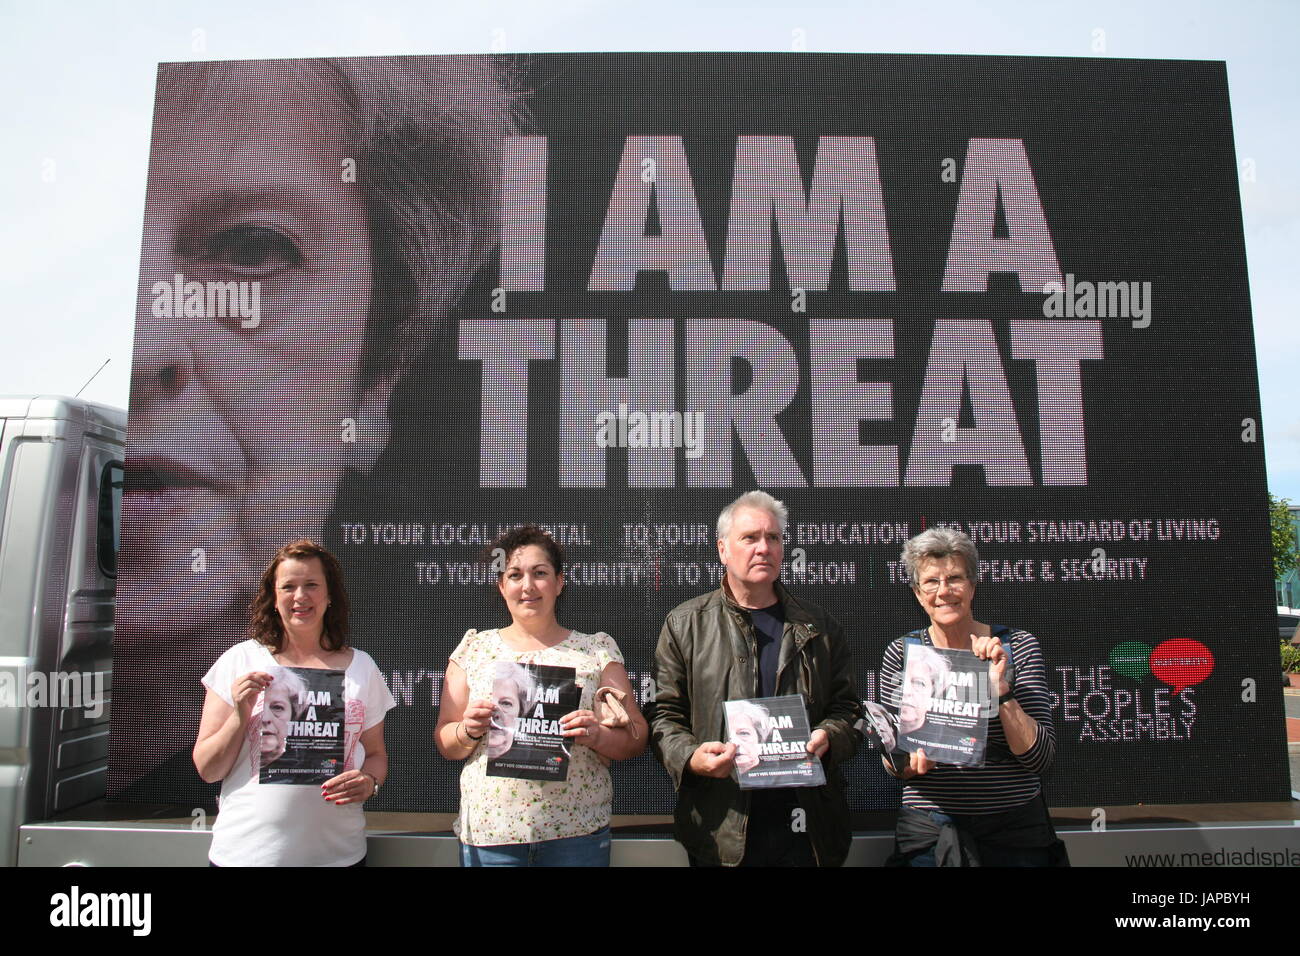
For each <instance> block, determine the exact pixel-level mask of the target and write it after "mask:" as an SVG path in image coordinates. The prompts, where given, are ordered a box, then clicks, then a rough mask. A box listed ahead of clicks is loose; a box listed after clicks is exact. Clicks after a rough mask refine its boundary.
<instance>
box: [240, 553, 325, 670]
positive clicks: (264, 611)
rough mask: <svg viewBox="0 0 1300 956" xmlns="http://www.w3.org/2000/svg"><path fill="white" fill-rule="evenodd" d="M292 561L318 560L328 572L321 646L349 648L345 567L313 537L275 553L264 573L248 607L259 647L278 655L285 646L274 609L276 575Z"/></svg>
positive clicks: (281, 624) (250, 632) (250, 631)
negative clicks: (265, 647) (283, 563)
mask: <svg viewBox="0 0 1300 956" xmlns="http://www.w3.org/2000/svg"><path fill="white" fill-rule="evenodd" d="M290 558H295V559H297V560H299V561H310V560H311V559H312V558H316V559H317V560H319V561H320V565H321V568H322V569H323V570H324V571H325V587H326V589H327V590H328V591H329V606H328V607H326V608H325V621H324V627H323V629H322V630H321V635H320V643H321V647H323V648H324V649H325V650H327V651H341V650H342V649H343V648H345V647H347V646H348V633H349V626H348V609H349V604H348V589H347V588H346V587H345V586H344V584H343V567H342V566H341V565H340V564H339V559H338V558H336V557H334V555H332V554H330V552H329V551H328V550H326V549H325V548H324V547H322V546H321V545H319V544H317V543H316V542H315V541H313V540H312V539H311V538H299V539H298V540H297V541H290V542H289V543H288V544H286V545H285V546H284V547H283V548H281V549H280V550H279V551H277V552H276V553H275V557H274V558H272V559H271V563H270V564H268V565H267V566H266V570H265V571H263V572H262V581H261V583H260V584H259V585H258V588H257V596H256V597H254V598H253V603H252V604H250V605H249V608H248V613H249V618H250V621H251V623H250V625H249V629H248V630H249V636H250V637H252V638H253V640H255V641H257V642H258V643H259V644H264V645H266V646H267V647H269V648H270V649H271V653H273V654H275V653H279V651H280V650H281V649H282V648H283V647H284V625H283V623H281V621H280V614H279V612H278V611H276V609H275V575H276V571H277V569H278V568H279V567H280V562H281V561H285V560H287V559H290Z"/></svg>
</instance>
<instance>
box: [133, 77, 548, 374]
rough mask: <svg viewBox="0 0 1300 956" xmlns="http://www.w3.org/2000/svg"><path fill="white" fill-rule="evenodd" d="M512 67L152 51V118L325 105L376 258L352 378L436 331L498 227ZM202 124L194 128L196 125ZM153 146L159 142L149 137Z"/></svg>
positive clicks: (400, 368) (518, 111) (388, 362)
mask: <svg viewBox="0 0 1300 956" xmlns="http://www.w3.org/2000/svg"><path fill="white" fill-rule="evenodd" d="M519 72H520V71H519V70H518V69H517V68H516V67H515V66H514V65H513V64H512V62H511V61H509V60H507V59H505V58H502V57H488V56H382V57H356V58H353V57H343V58H317V59H302V60H255V61H221V62H191V61H185V62H179V63H163V64H161V65H160V66H159V67H158V97H157V100H156V101H155V129H156V128H157V121H158V119H159V118H161V117H162V116H164V115H166V114H167V113H169V112H174V111H178V110H182V111H185V112H192V113H195V114H197V115H200V116H202V115H206V114H209V113H212V112H217V113H220V112H222V111H229V110H231V109H232V108H236V107H238V106H241V105H242V106H245V107H247V108H249V109H251V110H253V111H256V112H263V113H265V114H266V122H267V124H268V127H269V132H268V130H266V129H256V130H249V131H248V132H247V138H249V139H256V138H259V137H266V136H270V137H272V138H273V137H274V136H275V135H276V134H275V131H274V126H273V123H274V120H275V113H277V112H278V111H279V110H280V108H281V107H280V104H279V102H278V101H277V100H276V96H277V94H283V93H293V94H295V95H298V96H301V98H302V101H303V104H304V106H316V107H318V108H320V109H321V110H322V111H324V110H325V109H328V108H333V109H335V110H336V111H337V119H339V120H340V121H341V126H342V128H341V129H338V130H329V131H328V132H331V133H335V134H336V135H337V136H338V137H339V139H340V141H341V145H342V147H343V149H344V150H345V151H346V152H347V153H348V154H349V155H350V156H352V157H353V158H355V160H356V183H357V186H358V187H359V189H360V192H361V195H362V197H363V199H364V202H365V204H366V211H367V215H368V219H369V223H368V224H369V228H370V247H371V248H370V252H371V266H372V269H373V277H372V286H371V299H370V316H369V321H368V323H367V328H366V340H365V351H364V357H363V364H362V369H361V381H360V383H359V384H360V385H361V387H362V388H365V387H368V386H370V385H373V384H375V383H377V382H381V381H390V382H391V381H395V380H396V379H399V378H401V377H402V376H403V375H405V374H406V373H407V372H408V371H409V370H410V368H411V366H412V365H413V364H414V363H415V361H416V359H417V358H418V357H419V355H420V354H421V353H422V352H423V351H424V349H425V348H426V347H427V346H428V344H429V342H430V341H431V340H433V339H434V338H435V337H437V336H441V335H446V334H448V332H449V328H450V326H449V323H448V321H447V317H448V315H449V313H450V312H451V310H452V307H453V306H454V305H455V304H456V302H457V301H458V300H459V299H460V297H461V295H463V294H464V292H465V291H466V290H467V289H468V288H469V285H470V283H471V281H472V279H473V277H474V275H475V273H476V272H477V271H478V270H479V268H481V267H482V266H483V265H484V264H486V263H487V262H488V261H489V259H490V257H491V253H492V250H493V248H494V247H495V245H496V243H497V241H498V238H499V226H498V220H499V212H498V210H499V196H500V186H501V170H500V163H501V157H502V147H503V145H504V144H505V143H506V141H507V139H508V138H509V137H511V136H513V135H516V134H517V133H518V132H519V130H520V128H521V126H522V125H523V124H524V122H525V121H526V116H527V114H526V111H525V109H524V107H523V104H522V97H521V95H520V94H519V93H518V92H516V91H517V89H518V86H519V79H518V76H519ZM196 135H199V134H196ZM155 148H156V144H155Z"/></svg>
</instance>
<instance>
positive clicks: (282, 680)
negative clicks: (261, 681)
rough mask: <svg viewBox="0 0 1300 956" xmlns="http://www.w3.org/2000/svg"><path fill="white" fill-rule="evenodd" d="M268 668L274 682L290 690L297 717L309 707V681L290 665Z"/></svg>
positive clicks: (291, 701) (290, 700)
mask: <svg viewBox="0 0 1300 956" xmlns="http://www.w3.org/2000/svg"><path fill="white" fill-rule="evenodd" d="M266 670H267V673H268V674H270V675H271V683H272V684H279V685H280V686H281V687H283V688H285V689H286V690H287V691H288V692H289V702H290V703H291V704H293V716H294V717H295V718H296V717H297V716H298V715H299V714H301V713H302V712H303V711H305V710H306V709H307V683H306V682H305V681H304V680H303V679H302V677H301V676H299V674H298V673H297V672H296V671H294V670H293V669H292V668H289V667H278V666H277V667H268V668H267V669H266ZM268 689H269V688H268Z"/></svg>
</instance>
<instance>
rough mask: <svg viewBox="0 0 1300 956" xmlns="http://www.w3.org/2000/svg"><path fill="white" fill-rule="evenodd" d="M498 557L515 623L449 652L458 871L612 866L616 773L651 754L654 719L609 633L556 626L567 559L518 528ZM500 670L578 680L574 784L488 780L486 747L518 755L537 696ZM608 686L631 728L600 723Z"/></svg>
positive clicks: (567, 718) (500, 582)
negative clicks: (461, 763)
mask: <svg viewBox="0 0 1300 956" xmlns="http://www.w3.org/2000/svg"><path fill="white" fill-rule="evenodd" d="M498 549H500V550H498ZM491 551H492V553H493V554H497V555H504V558H505V561H504V570H502V571H499V572H498V575H497V587H498V589H499V590H500V591H501V596H502V598H504V599H505V602H506V607H507V609H508V610H509V611H510V625H509V627H503V628H499V629H498V628H493V629H492V630H487V631H474V630H471V631H469V632H467V633H466V634H465V637H464V639H463V640H462V641H461V642H460V646H458V647H457V648H456V650H455V651H453V652H452V655H451V661H450V662H449V663H448V665H447V677H446V680H445V682H444V683H443V691H442V710H441V711H440V713H439V715H438V729H437V732H436V738H437V742H438V750H439V751H440V752H441V753H442V755H443V756H444V757H446V758H447V759H448V760H466V763H465V769H464V770H463V771H461V775H460V816H459V818H458V819H457V820H456V834H457V836H459V837H460V842H461V857H460V859H461V865H462V866H608V865H609V814H610V806H611V804H612V802H613V788H612V786H611V784H610V779H609V770H608V768H607V764H608V763H609V762H610V761H611V760H626V759H627V758H629V757H635V756H637V755H638V754H639V753H641V751H643V750H644V749H645V745H646V722H645V718H644V717H642V716H641V713H640V711H639V710H638V709H637V706H636V700H635V698H634V697H633V694H632V687H631V684H630V683H629V682H628V678H627V671H625V670H624V669H623V655H622V654H620V653H619V650H618V645H617V644H615V643H614V640H613V638H611V637H610V636H609V635H608V634H604V633H598V634H582V633H579V632H578V631H572V630H570V629H569V628H567V627H564V626H562V625H561V624H560V623H559V621H557V620H556V618H555V601H556V598H558V597H559V596H560V592H561V591H562V590H563V589H564V575H563V574H562V573H561V569H562V568H563V567H564V557H563V555H562V554H561V552H560V547H559V545H558V544H556V543H555V540H554V539H553V538H552V537H551V536H550V535H548V534H547V533H546V532H545V531H542V530H541V529H540V528H537V527H535V526H533V525H526V526H524V527H522V528H516V529H515V530H514V531H511V532H510V533H509V534H506V535H503V536H502V537H501V538H498V539H497V540H496V541H495V542H493V544H492V546H491ZM501 662H505V663H514V664H529V665H546V666H552V667H572V668H574V670H575V671H576V674H577V683H578V687H579V690H580V693H581V698H580V703H579V709H578V710H575V711H573V712H571V713H569V714H566V715H564V717H562V718H561V719H560V726H561V728H562V731H563V733H564V736H565V737H568V738H571V739H572V742H573V743H574V744H575V746H574V747H572V759H571V762H570V765H569V770H568V779H567V780H564V781H544V780H522V779H518V778H515V777H496V776H493V777H489V776H488V775H487V764H488V759H489V756H490V754H489V749H491V750H492V754H499V753H500V752H501V751H503V750H505V749H508V748H509V746H510V743H509V740H508V738H509V735H511V734H513V729H512V728H513V726H514V719H513V718H514V716H515V715H516V714H518V712H519V710H520V707H521V704H523V703H524V701H525V700H526V698H527V696H528V690H527V689H526V688H525V687H521V686H519V683H520V681H511V680H507V679H504V678H503V679H501V680H498V676H497V675H498V670H497V668H498V664H499V663H501ZM519 670H520V671H523V670H524V669H523V668H520V669H519ZM521 680H524V679H521ZM603 687H612V688H614V690H615V691H617V692H620V693H621V694H622V695H623V696H622V703H623V706H624V707H625V708H626V710H627V716H628V720H627V721H626V724H625V726H613V724H615V723H616V721H614V720H612V719H609V718H607V719H606V720H605V721H604V722H602V721H601V720H600V719H599V718H598V717H597V716H596V714H595V712H594V709H593V708H594V705H595V696H596V691H597V689H598V688H603ZM466 758H468V759H466Z"/></svg>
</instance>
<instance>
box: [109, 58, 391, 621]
mask: <svg viewBox="0 0 1300 956" xmlns="http://www.w3.org/2000/svg"><path fill="white" fill-rule="evenodd" d="M248 84H249V81H248V80H247V79H245V80H243V84H242V85H243V86H244V87H248ZM212 85H213V86H214V87H215V89H212V90H209V92H208V94H206V95H205V96H202V97H201V96H199V95H197V94H167V93H165V92H160V94H159V102H158V108H157V112H156V117H155V125H154V132H153V144H152V153H151V157H150V171H149V191H148V197H147V200H146V205H145V223H144V244H143V252H142V257H141V258H142V268H141V279H140V290H139V300H138V312H137V323H136V339H135V356H134V366H133V369H132V389H131V410H130V411H131V418H130V436H129V443H128V453H127V454H128V461H127V494H126V495H125V497H124V505H123V521H122V534H123V539H124V542H123V544H124V547H123V550H124V552H125V554H124V557H125V558H126V560H125V561H124V566H125V567H127V568H129V573H130V574H132V575H133V576H134V577H133V578H132V583H133V585H134V586H135V587H137V588H141V589H145V591H144V593H149V594H153V595H168V596H171V597H172V600H173V606H174V607H176V608H179V609H180V613H179V619H177V617H176V616H172V615H174V614H175V612H172V614H169V618H168V621H167V625H168V627H169V629H179V630H181V631H186V630H192V629H193V630H196V629H199V628H202V627H203V626H204V625H205V624H207V623H208V622H210V621H211V620H213V619H215V618H218V617H221V616H222V615H223V614H224V613H225V612H226V611H227V610H228V609H231V610H233V609H235V608H240V609H242V608H243V607H244V606H245V605H246V603H247V596H248V592H249V590H250V589H251V588H253V587H254V586H255V584H256V581H257V569H258V568H260V567H262V566H264V565H265V563H266V561H267V560H269V558H270V557H271V555H272V554H274V552H275V550H276V549H277V548H278V547H279V546H280V545H282V544H283V543H284V542H285V541H287V540H290V539H292V538H295V537H300V536H302V535H312V536H316V535H319V534H320V532H321V527H322V523H323V522H324V520H325V517H326V516H327V515H328V513H329V511H330V509H331V507H332V505H333V502H334V497H335V492H336V490H337V487H338V482H339V479H340V477H341V475H342V472H343V469H344V467H345V464H346V463H347V462H348V461H349V459H350V458H352V457H353V454H354V452H355V449H356V448H357V447H358V444H357V443H366V442H370V443H373V442H374V441H375V440H376V437H375V436H374V435H369V434H366V433H365V432H366V429H367V428H368V427H369V428H370V429H371V430H382V428H383V427H384V425H385V424H386V418H385V417H384V416H385V413H386V405H387V396H388V389H387V388H386V387H379V388H376V389H371V390H369V391H364V392H363V391H362V390H361V389H360V386H359V378H360V370H361V366H362V349H363V343H364V339H365V331H366V324H367V319H368V316H369V312H370V300H371V275H372V270H371V258H370V257H371V251H370V250H371V244H370V235H369V228H368V225H367V215H366V206H365V203H364V201H363V197H362V194H361V191H360V189H359V187H358V186H357V184H356V182H355V178H356V177H355V175H350V174H349V173H350V170H355V165H354V164H353V163H352V160H351V158H350V157H348V156H347V155H346V151H345V149H344V147H343V146H342V145H341V144H342V142H343V140H342V138H341V136H340V134H339V133H338V132H337V131H338V129H339V127H340V126H341V125H342V122H341V117H340V115H339V114H338V113H337V111H336V109H335V107H334V106H333V103H334V100H333V98H332V97H330V96H329V95H327V94H326V93H325V92H324V91H319V92H316V93H311V92H304V91H303V89H302V88H301V84H298V86H299V88H297V89H285V88H284V86H285V84H284V81H283V80H282V79H277V78H275V77H273V76H270V75H268V76H267V77H265V78H264V80H263V81H262V82H261V89H263V90H265V89H272V90H274V89H276V88H277V86H278V87H279V88H280V89H281V90H282V91H281V92H271V93H266V92H259V93H255V94H247V93H241V94H235V93H232V92H230V91H229V90H222V89H221V88H220V87H221V81H220V79H218V80H215V81H214V82H213V84H212ZM362 408H364V410H365V414H359V410H360V409H362ZM376 410H378V417H376ZM367 415H368V416H369V417H367ZM376 423H377V424H376ZM380 446H381V447H382V439H381V440H380ZM363 447H366V446H365V445H364V444H363Z"/></svg>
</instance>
